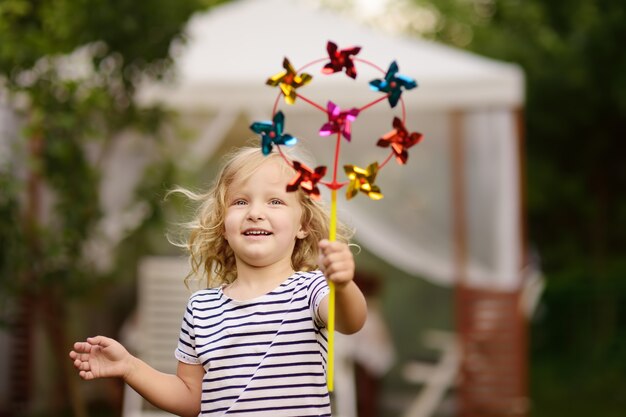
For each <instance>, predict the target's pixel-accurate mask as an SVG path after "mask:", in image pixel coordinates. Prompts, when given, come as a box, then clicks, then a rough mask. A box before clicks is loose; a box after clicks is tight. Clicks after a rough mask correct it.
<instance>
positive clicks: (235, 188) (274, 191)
mask: <svg viewBox="0 0 626 417" xmlns="http://www.w3.org/2000/svg"><path fill="white" fill-rule="evenodd" d="M282 164H284V162H283V161H282V160H277V159H273V160H268V161H267V162H264V163H263V164H262V165H261V166H260V167H259V168H258V169H257V170H256V171H255V172H254V173H253V174H252V175H251V176H250V177H248V178H247V179H246V180H245V181H240V180H237V179H235V181H233V183H232V184H231V186H230V187H229V189H228V191H227V193H226V217H225V220H224V229H225V231H224V237H225V238H226V240H227V241H228V244H229V245H230V247H231V248H232V250H233V252H234V254H235V259H236V261H237V265H238V266H239V265H240V263H241V262H243V263H245V264H247V265H250V266H253V267H257V268H258V267H268V266H279V267H285V268H289V269H291V254H292V252H293V248H294V246H295V243H296V239H302V238H304V237H305V236H306V232H305V231H304V230H303V228H302V224H301V218H302V206H301V205H300V202H299V201H298V196H297V194H296V193H290V192H287V191H286V190H285V188H286V186H287V183H288V182H289V175H288V174H287V173H286V172H285V169H284V166H282Z"/></svg>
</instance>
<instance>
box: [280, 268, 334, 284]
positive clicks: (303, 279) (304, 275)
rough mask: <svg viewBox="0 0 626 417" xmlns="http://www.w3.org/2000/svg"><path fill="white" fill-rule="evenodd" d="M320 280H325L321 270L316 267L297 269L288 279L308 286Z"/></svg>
mask: <svg viewBox="0 0 626 417" xmlns="http://www.w3.org/2000/svg"><path fill="white" fill-rule="evenodd" d="M320 280H323V281H325V280H326V278H325V277H324V273H323V272H322V271H320V270H317V269H316V270H313V271H298V272H296V273H295V274H293V275H292V276H291V279H290V280H289V281H291V282H297V283H298V284H302V285H307V286H309V285H311V284H312V283H314V282H317V281H320Z"/></svg>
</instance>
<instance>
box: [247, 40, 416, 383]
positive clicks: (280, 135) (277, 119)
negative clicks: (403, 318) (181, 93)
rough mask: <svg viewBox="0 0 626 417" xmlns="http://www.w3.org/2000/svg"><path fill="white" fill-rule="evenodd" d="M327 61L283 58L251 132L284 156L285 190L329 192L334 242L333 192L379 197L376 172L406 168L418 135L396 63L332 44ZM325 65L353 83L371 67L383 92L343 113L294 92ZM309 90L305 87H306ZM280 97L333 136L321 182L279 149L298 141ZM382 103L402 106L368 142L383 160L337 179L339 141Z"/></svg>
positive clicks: (319, 172)
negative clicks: (296, 62) (310, 111)
mask: <svg viewBox="0 0 626 417" xmlns="http://www.w3.org/2000/svg"><path fill="white" fill-rule="evenodd" d="M326 51H327V53H328V57H325V58H320V59H316V60H314V61H311V62H309V63H307V64H305V65H304V66H302V67H300V68H299V69H298V70H296V69H295V68H294V67H293V66H292V65H291V62H290V61H289V60H288V59H287V58H285V59H284V60H283V71H281V72H279V73H277V74H276V75H273V76H271V77H270V78H268V79H267V81H266V84H268V85H270V86H273V87H279V88H280V92H279V94H278V96H277V98H276V101H275V103H274V108H273V110H272V121H264V122H254V123H252V125H251V126H250V128H251V129H252V130H253V131H254V132H255V133H257V134H259V135H261V148H262V150H263V154H265V155H268V154H269V153H270V152H271V151H272V149H273V147H274V146H276V148H277V150H278V152H279V153H280V155H281V156H282V157H283V159H284V160H285V162H286V163H287V164H289V165H290V166H291V167H292V168H293V169H294V171H295V176H294V178H293V180H291V182H290V183H289V184H288V185H287V191H297V190H298V189H301V190H302V191H303V192H304V193H306V194H307V195H309V196H310V197H311V198H313V199H319V198H320V189H319V186H320V185H323V186H326V187H327V188H328V189H329V190H330V196H331V205H330V233H329V234H330V236H329V240H331V241H332V240H335V239H336V232H337V191H338V190H340V189H341V188H343V187H344V186H346V189H347V191H346V199H347V200H350V199H352V198H354V197H356V196H357V195H358V194H359V193H360V194H364V195H366V196H368V197H369V198H371V199H373V200H380V199H381V198H383V193H382V191H381V189H380V187H379V186H378V185H377V184H376V183H375V182H376V177H377V176H378V174H379V172H380V171H381V170H382V169H383V168H384V167H385V165H387V163H388V162H389V161H390V160H391V159H392V158H394V157H395V159H396V161H397V162H398V163H399V164H400V165H404V164H406V162H407V160H408V157H409V155H408V149H409V148H411V147H412V146H414V145H415V144H417V143H419V142H420V141H421V139H422V134H421V133H417V132H412V133H410V132H409V131H408V130H407V128H406V109H405V106H404V101H403V99H402V93H403V92H404V91H405V90H411V89H413V88H415V87H417V83H416V82H415V80H413V79H411V78H409V77H407V76H405V75H401V74H399V73H398V71H399V67H398V64H397V63H396V61H393V62H392V63H391V64H390V65H389V69H388V70H387V71H384V70H383V69H381V68H380V67H378V66H376V65H375V64H373V63H371V62H369V61H367V60H365V59H361V58H358V57H357V56H356V55H358V54H359V52H360V51H361V47H358V46H354V47H350V48H346V49H339V47H338V46H337V44H335V43H334V42H331V41H328V43H327V45H326ZM320 63H324V65H323V67H322V68H321V71H320V72H321V73H322V74H324V75H332V74H335V73H340V72H344V71H345V74H346V75H347V76H348V77H349V78H351V79H352V81H353V82H356V78H357V65H358V66H360V65H365V66H369V67H371V68H374V69H375V70H376V71H377V72H380V73H381V74H383V78H380V79H375V80H372V81H370V82H369V87H370V89H371V90H373V91H374V92H378V93H383V95H382V96H380V97H378V98H377V99H375V100H372V101H371V102H369V103H366V104H364V105H362V106H360V107H353V108H350V109H348V110H345V109H344V110H342V109H340V108H339V106H338V105H336V104H335V103H334V102H333V101H332V100H330V99H329V100H328V101H327V102H326V106H323V105H321V104H319V103H317V102H315V101H313V100H310V99H309V98H307V97H306V96H304V95H301V94H300V93H298V91H297V89H299V88H300V87H302V86H304V85H307V84H311V81H312V79H313V77H312V76H311V75H310V74H307V73H304V72H302V71H303V70H305V69H307V68H309V67H312V66H313V65H315V64H320ZM308 88H310V87H308ZM281 96H282V97H284V100H285V103H287V104H289V105H293V104H295V103H296V99H297V98H299V99H301V101H302V102H304V103H306V104H308V105H311V106H313V107H315V108H316V109H318V110H320V111H321V112H322V113H324V115H325V116H326V120H325V121H324V122H322V123H321V127H320V129H319V131H318V132H317V133H318V134H319V136H325V137H328V136H332V135H334V136H335V144H334V146H335V154H334V161H333V168H332V173H331V174H332V178H331V179H330V181H325V180H324V179H323V178H324V176H325V175H326V173H327V171H328V170H327V168H326V166H318V167H316V168H315V169H311V168H309V167H307V166H306V165H304V164H303V163H301V162H300V161H296V160H291V159H289V158H288V157H287V155H286V153H285V152H283V151H282V149H281V146H285V145H286V146H293V145H295V143H296V142H297V139H296V138H295V137H294V136H292V135H290V134H288V133H284V129H285V115H284V114H283V112H282V111H281V110H279V109H278V105H279V101H280V100H279V99H280V97H281ZM385 99H387V101H388V103H389V105H390V108H391V109H392V110H393V109H394V108H395V107H396V106H397V104H398V103H401V106H400V108H401V109H402V114H401V117H398V116H397V115H396V116H394V117H393V119H392V123H391V125H392V127H393V129H392V130H391V131H389V132H388V133H386V134H384V135H383V136H382V137H379V138H371V140H372V143H373V144H375V145H377V146H378V147H380V148H388V149H390V152H389V154H388V155H387V157H386V158H385V159H384V160H383V161H382V162H381V163H378V162H377V161H375V162H372V163H370V164H369V165H368V166H367V167H365V168H362V167H358V166H356V165H351V164H350V165H345V166H344V173H345V175H346V177H347V180H346V181H342V182H340V181H338V165H339V154H340V152H341V142H342V137H343V138H344V139H345V140H346V141H347V142H348V143H349V144H350V145H351V146H353V145H354V144H353V143H352V142H353V141H352V124H353V123H357V117H359V116H360V115H361V114H362V113H363V112H364V111H366V110H367V109H369V108H371V107H372V106H374V105H376V104H379V103H381V102H383V101H384V100H385ZM328 286H329V287H330V295H329V304H328V324H327V326H328V360H327V378H328V379H327V383H328V390H329V391H333V378H334V331H335V285H334V284H333V283H332V282H329V283H328Z"/></svg>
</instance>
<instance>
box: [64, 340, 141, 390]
mask: <svg viewBox="0 0 626 417" xmlns="http://www.w3.org/2000/svg"><path fill="white" fill-rule="evenodd" d="M70 358H71V359H73V360H74V367H75V368H76V369H78V371H79V372H78V374H79V375H80V377H81V378H83V379H85V380H90V379H95V378H105V377H122V378H123V377H125V376H126V375H127V374H128V372H129V371H130V368H131V362H132V359H133V356H132V355H131V354H130V353H128V351H127V350H126V349H125V348H124V346H122V345H121V344H120V343H119V342H117V341H116V340H114V339H111V338H108V337H104V336H96V337H89V338H87V341H85V342H76V343H74V350H72V351H71V352H70Z"/></svg>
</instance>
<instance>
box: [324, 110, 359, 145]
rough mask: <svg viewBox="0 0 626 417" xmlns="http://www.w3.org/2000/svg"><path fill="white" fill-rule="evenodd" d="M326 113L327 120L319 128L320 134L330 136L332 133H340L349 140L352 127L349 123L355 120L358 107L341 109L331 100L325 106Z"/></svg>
mask: <svg viewBox="0 0 626 417" xmlns="http://www.w3.org/2000/svg"><path fill="white" fill-rule="evenodd" d="M326 108H327V111H326V113H327V114H328V122H327V123H324V125H323V126H322V127H321V129H320V136H330V135H331V134H333V133H337V134H339V133H341V134H342V135H343V137H344V138H346V140H347V141H348V142H349V141H350V140H351V139H352V128H351V126H350V123H351V122H353V121H354V120H356V118H357V116H358V115H359V109H356V108H352V109H350V110H346V111H341V109H340V108H339V106H337V105H336V104H335V103H333V102H332V101H329V102H328V105H327V106H326Z"/></svg>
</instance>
